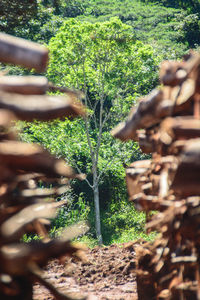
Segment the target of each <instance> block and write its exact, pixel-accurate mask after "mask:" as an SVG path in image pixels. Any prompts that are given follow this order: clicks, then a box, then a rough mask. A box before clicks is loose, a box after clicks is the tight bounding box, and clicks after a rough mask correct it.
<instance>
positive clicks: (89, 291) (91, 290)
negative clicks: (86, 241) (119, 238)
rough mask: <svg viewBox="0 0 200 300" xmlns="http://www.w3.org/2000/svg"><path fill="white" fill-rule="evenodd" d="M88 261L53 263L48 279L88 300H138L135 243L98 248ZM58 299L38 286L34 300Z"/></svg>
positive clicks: (87, 254) (93, 251) (47, 275)
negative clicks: (63, 263)
mask: <svg viewBox="0 0 200 300" xmlns="http://www.w3.org/2000/svg"><path fill="white" fill-rule="evenodd" d="M86 258H87V261H85V262H80V261H79V262H75V261H74V260H73V259H70V260H69V261H68V263H66V264H65V265H61V264H59V262H58V260H52V261H50V262H49V264H48V266H47V268H46V269H45V276H44V278H45V279H46V280H48V281H49V282H51V283H52V284H54V286H56V288H58V290H59V291H60V292H62V293H64V294H65V293H69V294H70V295H71V296H77V297H79V296H83V295H85V296H88V300H111V299H112V300H136V299H137V291H136V281H135V251H134V245H133V244H132V243H127V244H123V245H111V246H109V247H95V248H94V249H92V250H89V249H88V250H87V251H86ZM47 299H48V300H50V299H54V298H53V297H52V296H51V294H50V293H49V292H48V290H47V289H46V288H44V287H43V286H41V285H39V284H35V286H34V300H47Z"/></svg>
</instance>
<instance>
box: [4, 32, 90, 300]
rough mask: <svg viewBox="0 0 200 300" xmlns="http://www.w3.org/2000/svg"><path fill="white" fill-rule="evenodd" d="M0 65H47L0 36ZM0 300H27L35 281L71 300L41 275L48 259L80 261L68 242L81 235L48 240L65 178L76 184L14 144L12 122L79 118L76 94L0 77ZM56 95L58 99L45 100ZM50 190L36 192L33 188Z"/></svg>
mask: <svg viewBox="0 0 200 300" xmlns="http://www.w3.org/2000/svg"><path fill="white" fill-rule="evenodd" d="M0 62H2V63H12V64H14V65H19V66H22V67H26V68H29V69H33V68H34V69H35V70H36V71H38V72H43V71H44V70H45V68H46V66H47V62H48V51H47V49H46V48H45V47H43V46H40V45H38V44H35V43H33V42H29V41H26V40H22V39H19V38H15V37H12V36H9V35H6V34H0ZM0 75H1V76H0V171H1V172H0V299H20V300H21V299H23V300H24V299H26V300H31V299H32V287H33V283H34V282H35V281H39V282H40V283H41V284H43V285H45V286H46V287H47V288H48V289H49V290H50V291H51V293H52V294H53V295H54V297H55V299H63V300H64V299H72V298H71V297H69V296H68V295H63V294H61V293H59V291H57V290H56V289H55V288H54V287H53V286H52V285H51V284H50V283H49V282H47V281H45V280H44V278H43V274H42V271H41V267H42V266H44V265H45V264H46V263H47V262H48V260H49V259H50V258H53V257H61V256H63V255H72V254H75V255H77V256H81V252H80V247H79V246H76V245H73V244H72V243H71V242H70V241H71V239H73V238H74V237H76V236H78V235H79V234H83V233H85V231H87V225H86V224H79V225H77V226H72V227H70V228H67V229H66V230H65V231H64V232H63V234H62V236H61V237H60V238H56V239H51V238H50V237H49V235H48V230H47V228H48V226H49V224H50V219H51V218H54V217H55V216H56V208H57V207H60V206H62V205H65V204H66V201H65V200H63V201H58V202H55V201H54V199H55V196H58V195H60V194H62V193H63V192H64V191H65V190H66V189H67V188H68V181H69V178H79V179H81V178H82V176H81V175H77V174H75V173H74V171H73V170H72V169H71V167H69V166H67V165H66V163H65V161H64V160H62V159H56V158H55V157H54V156H52V155H51V154H49V153H48V152H47V151H46V150H44V149H43V148H42V147H40V146H38V145H32V144H27V143H23V142H21V141H19V140H18V139H17V133H16V132H14V130H11V125H12V123H13V121H16V120H18V119H20V120H26V121H32V120H34V119H39V120H45V121H46V120H51V119H53V118H58V117H60V118H61V117H66V116H67V117H70V118H72V117H76V116H83V115H85V109H84V107H83V106H82V104H81V103H80V102H79V101H78V100H77V98H78V96H79V95H78V92H75V91H70V90H68V89H66V88H63V89H62V88H56V87H55V86H53V85H52V84H50V83H48V81H47V79H46V78H45V77H43V76H17V77H16V76H5V74H3V72H2V73H1V74H0ZM54 90H60V91H61V92H64V93H65V95H64V96H49V95H48V94H46V92H48V91H54ZM41 182H42V183H44V184H45V186H50V185H51V186H52V187H51V188H39V183H40V185H41ZM25 233H37V234H38V235H39V236H40V240H38V241H35V242H30V243H23V242H21V240H22V237H23V235H24V234H25Z"/></svg>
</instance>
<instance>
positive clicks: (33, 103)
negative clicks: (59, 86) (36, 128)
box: [0, 92, 85, 121]
mask: <svg viewBox="0 0 200 300" xmlns="http://www.w3.org/2000/svg"><path fill="white" fill-rule="evenodd" d="M0 108H3V109H9V110H11V111H12V112H13V113H14V114H15V115H16V116H17V117H18V118H19V119H21V120H26V121H32V120H34V119H38V120H44V121H45V120H51V119H55V118H62V117H75V116H79V115H80V116H83V115H85V109H84V106H83V105H82V104H81V103H80V102H78V101H76V99H75V97H72V96H71V95H67V94H66V95H65V96H40V95H34V96H30V95H26V96H25V95H19V94H11V93H5V92H0Z"/></svg>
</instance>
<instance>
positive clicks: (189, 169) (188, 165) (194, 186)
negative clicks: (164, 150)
mask: <svg viewBox="0 0 200 300" xmlns="http://www.w3.org/2000/svg"><path fill="white" fill-rule="evenodd" d="M183 182H184V184H183ZM199 182H200V139H193V140H191V141H190V142H188V143H187V144H186V146H185V148H184V150H183V155H182V158H181V161H180V164H179V165H178V169H177V172H176V174H175V177H174V180H173V182H172V185H171V188H172V189H173V190H174V191H175V192H177V193H179V194H181V195H182V196H185V197H187V196H191V195H200V185H199Z"/></svg>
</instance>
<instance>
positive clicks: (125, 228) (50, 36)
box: [0, 0, 200, 245]
mask: <svg viewBox="0 0 200 300" xmlns="http://www.w3.org/2000/svg"><path fill="white" fill-rule="evenodd" d="M113 17H114V19H113ZM0 30H1V31H4V32H7V33H10V34H13V35H16V36H20V37H23V38H27V39H31V40H34V41H37V42H40V43H45V44H46V45H47V46H48V47H49V49H50V53H51V59H50V65H49V69H48V73H47V74H46V75H47V76H48V78H49V79H50V80H51V81H53V82H54V83H56V84H58V85H65V86H68V87H75V88H78V89H81V90H84V92H85V93H86V95H87V97H88V99H89V103H90V107H89V114H90V117H91V119H90V134H91V140H92V143H93V144H94V146H95V143H96V139H97V135H98V131H97V130H96V129H95V123H94V118H92V116H94V117H96V118H97V119H98V111H99V106H98V105H96V104H95V103H97V102H98V101H99V99H100V96H101V95H102V90H103V93H104V95H103V96H104V97H105V105H104V111H105V112H106V113H107V112H109V111H110V112H112V118H110V119H109V120H108V122H106V124H105V126H104V129H103V135H102V144H101V148H100V153H99V154H100V155H99V164H98V170H99V171H100V172H101V171H103V176H102V179H101V181H100V183H99V188H100V205H101V220H102V231H103V236H104V241H105V243H107V244H109V243H112V242H117V241H118V242H122V241H126V240H128V239H133V238H137V237H138V236H144V237H145V238H148V237H147V236H145V233H144V223H145V216H144V215H143V214H139V213H138V212H136V211H135V210H134V208H133V206H132V205H131V204H129V203H128V202H127V194H126V187H125V182H124V167H123V165H124V164H129V163H130V162H132V161H134V160H138V159H143V158H144V155H143V154H142V153H141V151H140V149H139V148H138V145H137V144H136V143H131V142H130V143H127V144H121V143H120V142H118V141H115V140H113V139H112V137H111V136H110V134H109V131H110V129H111V128H112V127H113V126H114V125H115V124H116V123H118V121H119V120H121V119H124V117H125V116H126V115H127V113H128V111H129V109H130V107H131V106H132V105H133V104H135V103H136V102H137V99H138V98H139V97H140V96H141V95H144V94H146V93H148V92H149V91H150V90H151V89H152V88H154V87H155V86H156V85H157V84H158V75H157V69H158V66H159V62H160V61H161V60H163V59H174V58H176V59H177V58H180V57H181V56H182V55H183V54H185V53H186V52H187V51H188V50H189V48H198V47H199V45H200V1H198V0H185V1H182V0H180V1H173V0H160V1H159V0H141V1H136V0H131V1H130V0H116V1H111V0H85V1H81V0H69V1H65V0H40V1H31V0H26V1H21V2H20V3H19V1H4V0H2V1H1V3H0ZM83 67H84V68H83ZM1 68H3V69H5V68H6V70H7V72H8V74H20V75H22V74H28V72H27V71H25V70H23V69H20V68H16V67H11V66H9V67H5V66H1ZM18 127H20V128H21V129H22V133H21V138H22V139H24V140H26V141H28V142H36V143H40V144H43V145H44V147H45V148H47V149H48V150H49V151H51V152H52V153H54V154H56V155H57V156H58V157H60V156H62V157H64V158H65V159H66V161H67V162H68V163H70V164H71V165H74V166H75V167H77V166H78V168H79V169H80V170H81V171H82V172H85V173H86V174H87V178H88V180H92V171H91V167H92V163H91V158H90V154H89V149H88V145H87V138H86V135H85V128H84V122H83V121H82V120H79V119H77V120H75V121H73V122H70V121H69V120H63V121H59V120H56V121H54V122H52V123H41V122H33V123H31V124H30V123H19V124H18ZM112 160H114V163H113V164H110V166H109V168H106V165H107V162H108V161H112ZM75 162H76V164H77V165H75ZM63 197H67V198H68V199H69V200H70V201H69V206H68V207H66V208H62V209H61V211H60V213H59V216H58V217H57V219H55V220H54V221H53V223H52V234H56V232H57V231H58V229H59V228H61V227H64V226H66V225H68V224H70V222H75V221H77V220H79V219H89V220H90V222H91V232H90V234H89V237H86V238H85V239H88V240H90V241H92V244H93V245H94V244H95V240H94V230H93V229H94V206H93V198H92V197H93V196H92V192H91V189H89V187H88V185H87V184H86V182H84V181H83V182H76V181H73V182H72V190H71V191H70V194H69V193H68V194H67V195H63Z"/></svg>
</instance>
